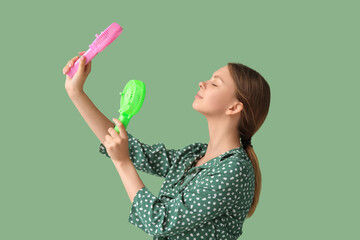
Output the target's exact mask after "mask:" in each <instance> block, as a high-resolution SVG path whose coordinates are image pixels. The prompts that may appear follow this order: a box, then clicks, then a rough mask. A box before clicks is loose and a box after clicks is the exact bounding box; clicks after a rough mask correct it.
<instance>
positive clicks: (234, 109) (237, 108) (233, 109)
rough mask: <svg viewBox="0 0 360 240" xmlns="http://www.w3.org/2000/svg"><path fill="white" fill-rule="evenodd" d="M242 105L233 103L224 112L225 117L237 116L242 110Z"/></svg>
mask: <svg viewBox="0 0 360 240" xmlns="http://www.w3.org/2000/svg"><path fill="white" fill-rule="evenodd" d="M243 106H244V105H243V103H242V102H238V101H236V102H234V103H233V104H232V105H231V106H230V107H229V108H228V110H227V111H226V114H227V115H237V114H239V113H240V112H241V111H242V110H243Z"/></svg>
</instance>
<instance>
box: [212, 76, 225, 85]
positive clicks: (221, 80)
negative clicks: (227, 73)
mask: <svg viewBox="0 0 360 240" xmlns="http://www.w3.org/2000/svg"><path fill="white" fill-rule="evenodd" d="M214 78H219V79H220V80H221V81H222V82H223V83H224V81H223V80H222V79H221V77H219V76H218V75H214ZM224 84H225V83H224Z"/></svg>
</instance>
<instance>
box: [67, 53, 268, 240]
mask: <svg viewBox="0 0 360 240" xmlns="http://www.w3.org/2000/svg"><path fill="white" fill-rule="evenodd" d="M82 54H84V52H80V55H82ZM78 58H79V57H78V56H77V57H74V58H73V59H72V60H70V61H69V62H68V64H67V66H65V67H64V69H63V72H64V74H65V73H66V72H67V71H68V69H69V67H71V66H72V65H73V64H74V62H75V61H76V60H77V59H78ZM90 71H91V62H89V63H88V64H87V65H86V66H85V62H84V61H81V62H80V65H79V69H78V71H77V73H76V74H75V75H74V77H73V78H72V79H70V78H69V77H67V78H66V82H65V88H66V90H67V92H68V94H69V97H70V98H71V100H72V101H73V103H74V104H75V106H76V107H77V109H78V110H79V112H80V114H81V115H82V116H83V118H84V119H85V121H86V122H87V124H88V125H89V127H90V128H91V129H92V131H93V132H94V133H95V135H96V136H97V137H98V138H99V140H100V142H101V144H100V152H101V153H102V154H104V155H106V156H107V157H109V158H111V159H112V161H113V163H114V165H115V167H116V168H117V170H118V172H119V174H120V176H121V179H122V181H123V183H124V185H125V188H126V191H127V193H128V195H129V198H130V200H131V202H132V205H131V210H130V215H129V219H128V221H129V222H130V223H132V224H134V225H135V226H137V227H139V228H140V229H142V230H143V231H145V232H146V233H147V234H148V235H150V236H153V237H154V239H237V238H238V237H239V236H240V235H241V234H242V232H243V231H242V227H243V223H244V221H245V219H246V218H249V217H251V216H252V215H253V213H254V211H255V208H256V206H257V204H258V201H259V196H260V189H261V172H260V168H259V163H258V159H257V157H256V154H255V152H254V150H253V147H252V144H251V137H252V136H253V135H254V134H255V132H257V130H258V129H259V128H260V127H261V125H262V123H263V122H264V120H265V118H266V116H267V113H268V111H269V106H270V87H269V85H268V83H267V82H266V81H265V79H264V78H263V77H262V76H261V75H260V74H259V73H258V72H256V71H255V70H253V69H251V68H249V67H247V66H245V65H243V64H240V63H228V64H227V65H226V66H224V67H222V68H220V69H218V70H217V71H215V72H214V74H213V75H212V77H211V79H209V80H208V81H205V82H200V84H199V87H200V90H199V91H198V93H197V95H196V96H195V99H194V102H193V105H192V107H193V108H194V109H195V110H196V111H198V112H200V113H201V114H203V115H204V116H205V117H206V119H207V121H208V127H209V137H210V140H209V143H208V144H206V143H192V144H189V145H187V146H185V147H184V148H181V149H166V148H165V145H164V144H163V143H156V144H153V145H148V144H145V143H142V142H141V141H140V140H139V139H138V138H135V137H134V136H133V135H132V134H130V133H129V132H128V131H126V130H125V128H124V126H123V125H122V124H121V122H120V121H119V120H117V119H113V120H114V122H115V124H117V125H118V126H119V134H118V133H117V132H116V131H115V130H114V129H113V128H114V126H115V124H114V123H112V122H111V121H110V120H109V119H108V118H107V117H105V116H104V115H103V114H102V113H101V112H100V111H99V110H98V109H97V108H96V107H95V105H94V104H93V103H92V102H91V100H90V99H89V98H88V97H87V95H86V94H85V93H84V91H83V85H84V83H85V80H86V78H87V76H88V75H89V73H90ZM135 169H137V170H140V171H143V172H146V173H149V174H153V175H156V176H159V177H163V178H164V179H165V180H164V183H163V184H162V186H161V189H160V193H159V195H158V196H155V195H154V194H153V193H151V192H150V191H149V190H148V189H147V188H146V186H145V185H144V184H143V182H142V181H141V179H140V177H139V175H138V174H137V172H136V170H135Z"/></svg>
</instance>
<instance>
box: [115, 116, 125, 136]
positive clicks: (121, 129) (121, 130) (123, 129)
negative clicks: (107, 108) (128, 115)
mask: <svg viewBox="0 0 360 240" xmlns="http://www.w3.org/2000/svg"><path fill="white" fill-rule="evenodd" d="M113 121H114V123H115V124H116V125H117V126H118V128H119V135H120V136H121V137H126V136H127V132H126V130H125V126H124V124H123V123H122V122H121V121H120V120H119V119H117V118H113Z"/></svg>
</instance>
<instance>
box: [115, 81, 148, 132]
mask: <svg viewBox="0 0 360 240" xmlns="http://www.w3.org/2000/svg"><path fill="white" fill-rule="evenodd" d="M145 93H146V88H145V83H143V82H142V81H140V80H130V81H129V82H127V83H126V85H125V87H124V90H123V91H122V92H120V95H121V99H120V109H119V113H120V117H119V120H120V122H122V124H124V127H125V129H126V128H127V126H128V124H129V121H130V119H131V118H132V117H133V116H134V115H135V114H137V113H138V112H139V110H140V108H141V106H142V104H143V102H144V99H145ZM114 129H115V131H116V132H118V133H119V128H118V126H117V125H115V127H114Z"/></svg>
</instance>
